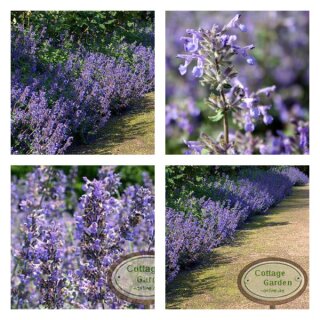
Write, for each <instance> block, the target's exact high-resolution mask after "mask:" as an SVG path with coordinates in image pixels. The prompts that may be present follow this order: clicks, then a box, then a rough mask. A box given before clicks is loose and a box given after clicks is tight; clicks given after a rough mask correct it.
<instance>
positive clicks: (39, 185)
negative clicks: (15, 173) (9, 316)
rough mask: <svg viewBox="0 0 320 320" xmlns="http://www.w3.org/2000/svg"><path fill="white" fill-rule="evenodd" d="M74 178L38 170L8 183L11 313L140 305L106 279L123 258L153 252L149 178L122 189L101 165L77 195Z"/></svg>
mask: <svg viewBox="0 0 320 320" xmlns="http://www.w3.org/2000/svg"><path fill="white" fill-rule="evenodd" d="M77 176H78V169H77V167H73V168H71V169H70V171H69V173H68V174H66V173H65V172H63V171H62V170H58V169H56V168H52V167H39V168H35V169H34V170H33V171H32V172H30V173H28V174H27V175H26V177H23V178H20V179H17V178H16V177H13V179H12V186H11V190H12V198H11V199H12V200H11V201H12V203H11V208H12V220H11V223H12V241H11V243H12V276H11V306H12V308H14V309H35V308H45V309H62V308H67V309H71V308H80V309H119V308H122V309H123V308H144V306H143V305H135V304H132V303H129V302H126V301H125V300H122V299H119V298H118V297H117V296H116V295H115V294H114V293H113V291H111V289H110V287H109V284H108V281H107V277H106V275H107V273H108V272H109V270H110V266H111V265H112V264H113V263H115V262H116V261H118V259H119V258H120V257H121V256H122V255H126V254H129V253H133V252H141V251H153V250H154V186H153V181H152V180H151V178H150V177H149V175H148V173H146V172H144V173H143V174H142V177H141V180H142V181H143V183H142V185H138V184H136V185H129V186H127V187H126V188H124V189H122V186H121V177H120V175H119V174H117V173H115V168H114V167H102V168H100V169H99V173H98V176H97V178H96V179H92V180H89V179H87V178H84V184H83V186H82V190H83V191H82V195H80V196H79V190H76V185H77V184H78V181H76V178H77Z"/></svg>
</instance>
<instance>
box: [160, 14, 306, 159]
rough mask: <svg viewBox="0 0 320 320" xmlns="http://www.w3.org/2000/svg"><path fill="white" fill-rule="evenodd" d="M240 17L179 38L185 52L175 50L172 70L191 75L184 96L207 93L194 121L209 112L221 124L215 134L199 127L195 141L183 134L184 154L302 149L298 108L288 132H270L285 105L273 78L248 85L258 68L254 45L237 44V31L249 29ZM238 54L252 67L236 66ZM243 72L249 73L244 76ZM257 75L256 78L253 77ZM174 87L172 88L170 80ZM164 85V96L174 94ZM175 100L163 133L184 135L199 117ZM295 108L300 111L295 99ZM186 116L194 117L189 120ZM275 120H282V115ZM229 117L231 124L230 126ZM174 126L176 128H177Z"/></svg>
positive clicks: (303, 123) (303, 139)
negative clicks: (271, 81) (264, 83)
mask: <svg viewBox="0 0 320 320" xmlns="http://www.w3.org/2000/svg"><path fill="white" fill-rule="evenodd" d="M241 18H242V17H241V16H240V14H236V15H235V16H234V17H233V18H232V19H231V21H230V22H229V23H227V24H226V25H222V26H221V25H216V24H214V25H213V26H212V27H211V28H199V29H197V30H196V29H187V30H186V36H183V37H181V40H182V42H183V46H184V51H185V52H184V53H182V54H178V55H177V57H178V58H179V59H182V60H183V62H182V64H180V65H179V68H178V70H179V72H180V75H182V76H184V77H186V76H188V69H189V68H190V69H191V70H190V71H191V76H188V81H187V83H185V85H186V86H187V87H188V88H189V90H190V92H191V95H192V98H190V97H188V99H189V100H190V99H192V100H193V101H195V100H196V99H197V98H198V96H201V95H202V94H207V98H206V101H205V106H202V107H201V111H202V114H203V115H202V119H201V118H200V121H201V120H202V121H203V117H204V116H206V115H207V114H209V116H208V119H209V121H210V122H211V123H212V122H214V123H215V124H217V126H218V124H219V123H220V122H221V123H222V126H223V132H220V133H218V134H217V137H215V138H213V137H212V136H211V135H210V134H208V133H204V132H200V138H199V139H198V140H196V141H193V140H189V139H185V144H186V146H187V147H188V150H187V152H186V153H187V154H252V153H261V154H281V153H285V154H292V153H294V154H295V153H308V152H309V146H308V144H309V129H308V123H307V122H306V121H305V120H302V119H301V118H303V117H304V115H303V112H300V114H299V115H295V117H292V119H290V120H291V125H292V129H290V131H291V132H292V131H293V134H292V133H291V134H290V135H288V134H287V133H284V132H283V131H281V130H279V129H278V130H275V133H276V134H274V133H273V132H272V131H271V130H273V129H272V126H271V125H273V123H274V120H275V119H274V114H275V113H276V111H278V112H280V113H281V117H282V118H283V117H284V114H285V113H286V114H287V115H289V112H288V111H287V109H286V107H285V106H283V104H284V103H283V99H282V98H281V96H279V94H278V93H277V91H278V88H277V87H278V83H276V84H277V86H276V85H275V84H271V85H270V84H269V85H268V86H266V87H262V88H261V87H260V88H255V89H254V90H249V86H248V85H247V83H248V82H249V83H251V82H252V81H253V80H254V77H253V75H254V76H255V75H256V74H257V75H259V72H260V69H261V67H260V66H259V65H258V63H259V62H258V63H257V62H256V59H255V57H254V56H253V54H252V52H254V48H255V46H254V45H253V44H249V45H241V44H240V41H241V38H240V34H244V33H247V32H248V31H249V28H247V27H246V25H244V24H243V23H242V22H241ZM211 25H212V24H211ZM250 29H252V27H251V28H250ZM239 33H240V34H239ZM240 58H242V59H244V60H245V61H246V63H247V64H248V65H249V66H250V67H251V68H252V69H255V70H252V71H247V70H248V69H247V68H244V67H241V68H240V70H239V71H238V70H237V69H236V65H237V61H240V60H241V59H240ZM238 69H239V68H238ZM249 72H250V78H249V79H246V78H248V77H247V74H249ZM267 76H268V75H266V77H267ZM192 78H193V79H192ZM194 80H198V81H196V82H200V84H201V85H202V86H203V87H204V90H202V91H200V90H198V91H199V93H197V92H196V90H197V89H196V82H195V81H194ZM259 80H260V79H259V78H257V77H256V82H259ZM170 81H172V80H171V78H169V80H168V82H170ZM260 82H261V81H260ZM177 83H178V84H179V83H181V81H180V82H178V81H177ZM281 85H282V84H280V87H281ZM175 86H176V87H177V85H176V84H175ZM167 87H168V94H169V99H170V97H171V96H175V95H178V93H177V92H176V91H177V90H178V89H177V88H171V87H170V86H167ZM255 87H256V86H255ZM180 91H182V90H180ZM180 91H179V94H180ZM184 92H187V90H184ZM181 93H182V92H181ZM185 94H186V93H185ZM189 94H190V93H189ZM180 100H181V101H180V102H178V101H174V102H172V103H169V104H168V105H167V107H166V120H167V122H166V125H167V136H168V137H170V136H174V135H175V134H177V135H183V136H185V137H186V138H188V136H190V134H193V135H194V132H195V130H194V128H195V126H197V125H198V126H199V124H197V123H195V124H192V122H198V120H197V118H198V119H199V116H198V115H197V118H195V117H193V114H191V113H188V112H187V113H186V112H182V111H181V110H185V109H184V105H185V102H184V101H182V100H183V99H182V98H180ZM184 100H186V98H184ZM194 104H195V103H194ZM197 104H199V103H196V105H197ZM280 104H282V109H281V110H280V109H279V105H280ZM295 107H297V108H300V110H301V107H299V106H298V104H296V105H295ZM199 109H200V108H199V107H198V114H199V113H200V110H199ZM276 109H277V110H276ZM301 111H302V110H301ZM190 118H191V119H192V118H194V121H192V120H191V119H190ZM281 120H282V121H286V122H288V117H287V118H286V119H284V118H283V119H281ZM230 122H231V124H232V126H230ZM277 122H278V118H276V124H275V126H278V123H277ZM188 123H189V124H190V123H191V124H192V126H191V127H192V131H191V130H190V129H189V128H190V125H189V126H186V125H185V124H188ZM181 124H183V125H184V126H181ZM263 125H265V126H268V127H270V130H269V131H268V132H267V134H266V135H265V137H263V136H261V135H260V134H259V131H261V130H262V129H261V128H262V127H263ZM209 126H210V124H208V125H207V126H204V128H205V130H204V131H207V132H208V131H209V129H208V128H209ZM178 127H179V128H180V133H178V131H177V128H178ZM171 145H172V142H170V138H168V146H169V147H170V146H171Z"/></svg>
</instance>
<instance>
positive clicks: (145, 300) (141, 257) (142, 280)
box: [108, 252, 155, 305]
mask: <svg viewBox="0 0 320 320" xmlns="http://www.w3.org/2000/svg"><path fill="white" fill-rule="evenodd" d="M154 277H155V266H154V253H153V252H137V253H131V254H128V255H125V256H123V257H122V258H121V259H119V260H118V261H117V262H116V263H114V264H113V265H112V266H111V268H110V272H109V274H108V283H109V286H110V288H111V290H112V291H113V292H114V293H115V294H116V295H117V296H118V297H119V298H120V299H124V300H126V301H129V302H132V303H138V304H144V305H150V304H154Z"/></svg>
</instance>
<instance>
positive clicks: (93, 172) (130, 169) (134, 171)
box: [11, 166, 154, 196]
mask: <svg viewBox="0 0 320 320" xmlns="http://www.w3.org/2000/svg"><path fill="white" fill-rule="evenodd" d="M53 167H54V168H56V169H59V170H63V171H64V172H65V173H66V174H69V172H70V170H71V168H72V167H71V166H53ZM33 168H34V166H12V167H11V176H16V177H17V178H23V177H25V176H26V174H27V173H29V172H31V171H32V170H33ZM99 168H100V166H78V175H77V178H76V181H75V184H74V187H75V190H76V192H77V194H78V195H79V196H80V195H81V194H83V191H82V185H83V177H87V178H88V179H89V180H93V179H95V178H97V176H98V170H99ZM115 172H117V173H119V174H120V176H121V182H122V185H121V188H120V189H119V190H120V191H121V192H122V191H123V189H125V188H126V187H128V186H130V185H134V184H140V185H142V183H143V179H142V173H143V172H147V173H148V174H149V176H150V178H151V180H152V181H153V182H154V167H153V166H117V167H116V168H115Z"/></svg>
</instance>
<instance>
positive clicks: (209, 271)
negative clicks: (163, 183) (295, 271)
mask: <svg viewBox="0 0 320 320" xmlns="http://www.w3.org/2000/svg"><path fill="white" fill-rule="evenodd" d="M268 256H269V257H270V256H274V257H281V258H286V259H289V260H293V261H295V262H297V263H298V264H300V265H301V266H302V267H303V268H304V269H305V270H306V271H307V273H308V270H309V186H302V187H294V188H293V192H292V194H291V195H290V196H289V197H288V198H286V199H285V200H284V201H282V202H281V203H280V204H279V205H278V206H276V207H275V208H271V209H270V210H269V212H268V214H264V215H255V216H253V217H252V218H251V219H250V220H249V221H248V222H247V223H246V224H245V225H244V226H243V228H241V230H239V231H238V232H237V233H236V236H235V239H234V241H232V243H229V244H226V245H223V246H221V247H219V248H216V249H214V251H213V253H212V254H210V255H208V256H207V258H206V259H205V261H203V262H202V264H201V265H200V266H198V267H197V268H194V269H191V270H188V271H185V272H182V273H180V274H179V275H178V276H177V278H176V279H175V280H174V281H173V282H172V283H171V284H170V285H169V286H168V288H167V301H166V302H167V308H170V309H177V308H178V309H180V308H181V309H264V308H269V307H268V306H264V305H261V304H257V303H254V302H252V301H250V300H248V299H246V298H245V297H244V296H243V295H242V294H241V293H240V291H239V290H238V287H237V277H238V274H239V272H240V270H241V269H242V268H243V267H244V266H245V265H247V264H248V263H250V262H252V261H254V260H257V259H260V258H264V257H268ZM308 301H309V294H308V287H307V289H306V291H305V292H304V293H303V294H302V295H301V296H300V297H299V298H297V299H296V300H294V301H291V302H289V303H287V304H284V305H279V306H277V309H280V308H285V309H297V308H298V309H307V308H308V307H309V304H308Z"/></svg>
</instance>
